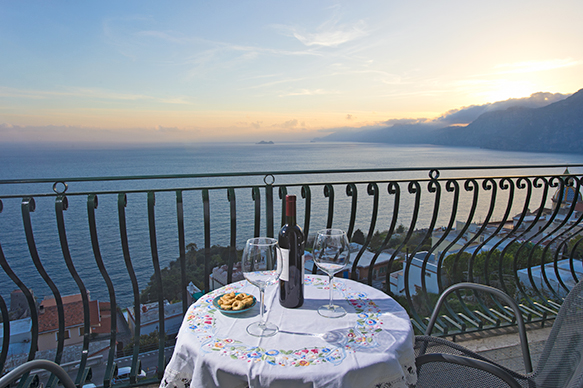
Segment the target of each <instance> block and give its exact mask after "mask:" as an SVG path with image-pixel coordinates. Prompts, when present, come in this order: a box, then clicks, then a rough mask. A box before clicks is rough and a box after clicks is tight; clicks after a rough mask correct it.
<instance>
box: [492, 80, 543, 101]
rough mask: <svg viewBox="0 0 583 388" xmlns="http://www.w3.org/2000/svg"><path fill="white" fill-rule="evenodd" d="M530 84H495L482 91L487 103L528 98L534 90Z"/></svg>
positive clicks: (514, 82)
mask: <svg viewBox="0 0 583 388" xmlns="http://www.w3.org/2000/svg"><path fill="white" fill-rule="evenodd" d="M534 89H535V88H534V87H533V85H532V83H530V82H525V81H505V82H499V83H496V85H494V86H493V87H492V88H490V89H489V90H485V91H484V99H485V100H486V101H487V102H496V101H504V100H508V99H511V98H522V97H528V96H530V95H531V94H532V93H535V92H536V90H534Z"/></svg>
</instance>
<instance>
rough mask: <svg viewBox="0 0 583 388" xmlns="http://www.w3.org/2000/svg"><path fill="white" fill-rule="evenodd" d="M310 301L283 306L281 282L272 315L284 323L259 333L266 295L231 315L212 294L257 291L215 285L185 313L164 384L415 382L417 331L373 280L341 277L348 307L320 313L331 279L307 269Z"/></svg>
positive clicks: (342, 299)
mask: <svg viewBox="0 0 583 388" xmlns="http://www.w3.org/2000/svg"><path fill="white" fill-rule="evenodd" d="M304 281H305V290H304V291H305V294H304V295H305V300H304V305H303V306H302V307H300V308H298V309H286V308H283V307H281V306H280V304H279V300H278V292H277V287H270V288H268V289H267V290H266V293H265V305H266V312H265V316H266V318H267V320H269V321H270V322H273V323H275V324H276V325H278V326H279V329H280V332H279V333H277V334H276V335H274V336H272V337H267V338H257V337H253V336H250V335H249V334H247V332H246V330H245V328H246V327H247V325H249V324H250V323H252V322H254V321H256V320H259V300H258V302H257V304H256V305H255V306H254V307H253V308H252V309H251V310H250V311H247V312H244V313H240V314H236V315H224V314H223V313H221V312H220V311H219V310H217V309H216V308H215V307H214V306H213V299H214V298H215V297H216V296H218V295H220V294H223V293H229V292H231V291H236V292H246V293H251V294H253V295H255V296H256V297H257V299H259V298H258V296H259V290H258V289H257V288H256V287H255V286H253V285H251V284H250V283H248V282H247V281H241V282H236V283H232V284H229V285H227V286H225V287H222V288H220V289H217V290H214V291H212V292H210V293H208V294H206V295H204V296H203V297H201V298H200V299H199V300H197V301H196V303H194V304H193V305H192V306H190V308H189V309H188V312H187V313H186V316H185V317H184V320H183V322H182V326H181V328H180V331H179V333H178V338H177V341H176V346H175V349H174V354H173V355H172V359H171V360H170V363H169V364H168V366H167V367H166V370H165V373H164V378H163V379H162V383H161V385H160V386H161V387H162V388H165V387H179V388H187V387H205V388H206V387H246V386H249V387H272V388H273V387H338V388H340V387H343V388H351V387H355V388H356V387H357V388H363V387H382V388H385V387H408V386H411V385H413V384H415V382H416V379H417V375H416V369H415V356H414V353H413V342H414V335H413V329H412V327H411V322H410V320H409V316H408V315H407V313H406V312H405V310H404V309H403V308H402V307H401V306H400V305H399V304H398V303H397V302H396V301H395V300H393V299H392V298H391V297H389V296H388V295H386V294H385V293H383V292H381V291H379V290H377V289H375V288H372V287H369V286H367V285H364V284H361V283H358V282H355V281H352V280H348V279H340V278H335V279H334V290H333V291H334V301H335V302H336V304H340V305H342V306H343V307H344V308H345V309H346V310H347V311H348V314H347V315H346V316H344V317H342V318H337V319H331V318H324V317H321V316H320V315H319V314H318V312H317V309H318V307H320V306H321V305H323V304H327V303H328V292H329V288H328V278H327V277H325V276H318V275H306V276H305V279H304Z"/></svg>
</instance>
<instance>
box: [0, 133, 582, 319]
mask: <svg viewBox="0 0 583 388" xmlns="http://www.w3.org/2000/svg"><path fill="white" fill-rule="evenodd" d="M577 164H583V154H559V153H529V152H509V151H496V150H486V149H480V148H459V147H441V146H432V145H388V144H371V143H329V142H305V143H275V144H256V143H226V142H225V143H204V144H181V145H149V146H144V145H134V146H127V145H118V146H114V147H113V146H107V147H106V146H100V147H98V146H86V145H85V146H80V145H66V146H64V145H50V146H46V145H44V146H39V145H30V144H29V145H23V144H17V145H14V144H12V145H7V144H0V197H4V198H3V199H2V211H1V212H0V246H1V247H2V252H3V253H4V255H5V256H6V260H7V262H8V264H9V265H10V266H11V268H12V269H13V270H14V271H15V273H16V274H17V275H18V276H19V277H20V279H21V280H22V281H23V282H24V283H25V285H27V287H30V288H32V289H33V290H34V293H35V295H36V296H37V297H38V298H41V299H42V298H43V297H44V296H50V295H51V292H50V289H49V287H48V286H47V285H46V283H45V282H44V281H43V280H42V278H41V277H40V275H39V274H38V272H37V271H36V269H35V267H34V264H33V262H32V259H31V254H30V252H29V248H28V246H27V244H26V239H25V234H24V228H23V221H22V213H21V201H22V195H24V194H30V193H34V194H38V195H36V196H35V201H36V211H35V212H34V213H32V222H33V231H34V238H35V243H36V249H37V252H38V256H39V258H40V261H41V262H42V264H43V266H44V267H45V269H46V271H47V272H48V274H49V276H51V278H52V279H53V280H54V281H55V283H56V284H57V286H58V288H59V291H60V292H61V295H69V294H74V293H78V288H77V286H76V285H75V283H74V281H73V280H72V277H71V275H70V274H69V272H68V270H67V268H66V265H65V263H64V260H63V254H62V250H61V245H60V242H59V235H58V230H57V227H56V221H55V210H54V209H55V204H54V200H55V199H54V196H46V197H45V196H44V195H46V194H47V193H49V194H50V193H52V190H53V183H52V182H59V181H65V182H66V181H67V180H68V179H67V178H88V177H124V176H158V175H183V174H207V173H208V174H212V173H217V174H222V173H230V172H241V173H248V172H258V173H266V172H281V171H305V170H310V171H311V170H346V169H379V168H390V169H399V168H417V167H419V168H427V169H431V168H437V167H470V166H476V167H479V166H481V167H496V166H532V165H537V166H540V165H560V166H570V165H571V166H572V165H577ZM562 170H564V168H563V167H561V168H559V169H549V170H548V171H546V172H549V173H554V174H560V173H562ZM571 172H572V173H581V172H583V170H582V169H581V168H575V169H572V171H571ZM455 173H456V174H458V175H459V174H460V172H459V171H458V172H455ZM442 174H443V175H442V177H443V176H446V175H447V174H448V171H443V172H442ZM462 174H463V172H462ZM468 174H476V172H469V173H468ZM478 174H481V172H480V173H478ZM274 175H275V179H276V181H275V183H276V184H280V183H282V182H284V183H287V182H289V183H291V184H293V183H294V182H297V179H300V178H298V177H297V176H295V175H290V176H283V177H282V176H279V175H277V174H274ZM373 175H374V174H358V175H356V176H355V179H358V180H366V179H369V178H371V179H373V178H374V176H373ZM412 176H413V177H419V178H427V170H426V171H421V172H407V173H403V174H401V177H403V178H406V177H412ZM330 177H332V178H333V179H334V175H333V174H332V175H328V176H327V179H329V178H330ZM22 179H48V180H49V181H51V183H39V184H35V185H32V184H20V183H15V181H18V180H22ZM233 179H235V180H233ZM237 179H239V181H237ZM309 179H313V181H316V182H317V181H318V179H319V178H318V176H314V177H311V178H309ZM338 179H340V175H339V178H338ZM391 179H392V178H391ZM249 181H251V182H252V183H251V184H257V185H261V184H263V175H259V176H255V177H244V178H227V177H216V178H208V179H202V183H201V180H198V181H196V183H194V184H202V185H209V186H217V185H218V186H220V185H222V184H233V182H240V183H241V184H247V185H248V184H249V183H248V182H249ZM6 182H11V183H6ZM152 182H154V183H152ZM120 184H123V185H125V186H123V187H122V188H120V186H119V185H120ZM191 184H193V182H192V181H190V180H184V179H177V180H156V181H144V180H133V181H124V182H122V183H120V182H117V181H113V182H112V181H107V180H102V181H97V182H69V183H68V187H67V190H68V191H67V192H68V193H71V192H77V193H79V192H91V191H108V190H122V189H123V190H124V191H130V192H131V191H132V190H140V189H144V188H149V187H150V188H151V187H152V186H151V185H154V187H155V188H156V189H165V188H170V187H183V186H184V187H188V186H189V185H191ZM63 187H64V186H63V185H62V184H58V185H57V186H56V188H57V190H63ZM170 194H171V195H170ZM341 194H342V195H341ZM341 194H338V195H337V196H338V197H339V198H340V197H345V195H344V193H341ZM173 195H174V194H173V192H169V193H168V195H163V194H160V195H158V194H157V197H156V206H155V208H156V218H155V221H156V230H157V231H158V234H157V243H158V246H157V248H158V256H159V259H160V266H161V267H166V266H167V265H169V263H170V262H171V261H173V260H176V258H177V257H178V242H177V238H176V235H177V233H176V230H177V222H176V203H175V197H174V196H173ZM184 195H185V204H186V203H189V202H192V203H197V204H199V205H197V206H194V207H193V208H192V210H190V208H189V210H185V228H186V240H187V241H186V244H190V243H194V244H196V245H197V246H198V247H199V248H200V247H202V246H203V245H204V243H203V241H204V240H203V230H202V227H201V225H202V223H201V221H200V220H201V218H202V207H201V205H200V202H201V201H200V192H185V194H184ZM237 195H238V196H241V194H240V193H237ZM245 195H246V194H245ZM318 195H320V196H321V194H318ZM360 195H361V196H365V194H364V193H363V194H360ZM7 196H14V198H7ZM314 196H316V195H314ZM98 197H99V206H98V209H96V214H97V223H98V232H99V233H98V236H99V242H100V251H99V254H100V255H101V256H102V257H103V260H104V262H105V266H106V268H107V271H108V273H109V274H110V275H111V278H112V281H113V282H114V284H115V287H116V299H117V303H118V305H119V306H120V307H122V308H123V307H126V306H129V305H131V304H132V303H133V297H132V293H131V286H130V282H129V276H128V274H127V270H126V267H125V264H124V261H123V253H122V251H121V246H120V243H119V241H120V237H119V228H118V217H117V203H116V198H113V197H114V196H111V195H110V196H109V197H111V198H109V197H108V196H100V195H98ZM249 197H250V193H249ZM239 198H240V197H238V201H239ZM68 199H69V210H67V211H66V212H65V219H66V225H67V240H68V243H69V247H70V252H71V256H72V258H73V261H74V263H75V267H76V270H77V271H78V272H79V274H80V276H81V278H82V279H83V281H84V283H85V285H86V286H87V288H88V289H89V290H90V292H91V298H92V299H98V300H102V301H107V300H109V296H108V293H107V288H106V286H105V282H104V281H103V279H102V278H101V276H100V275H99V272H98V268H97V265H96V263H95V259H94V251H93V247H92V246H91V240H90V237H89V230H88V226H87V225H88V224H87V205H86V195H85V196H69V197H68ZM338 200H339V201H348V199H346V198H344V199H338ZM216 202H217V203H221V205H215V203H216ZM243 202H249V203H250V201H243ZM146 203H147V201H146V196H145V194H144V193H137V194H135V195H132V194H128V206H127V219H128V229H130V232H129V236H128V238H129V240H130V252H131V257H132V263H133V265H134V269H135V271H136V274H137V276H138V283H139V285H140V289H142V288H144V287H145V286H146V284H147V282H148V281H149V280H150V277H151V276H152V274H153V264H152V254H151V248H150V243H149V234H148V225H147V223H148V220H147V207H146ZM211 206H212V208H211V211H212V214H213V217H214V218H213V222H212V234H213V236H216V237H213V238H214V240H213V241H212V243H213V244H219V245H228V244H229V230H230V219H229V203H228V200H227V196H226V194H225V193H221V194H220V196H218V197H217V198H211ZM237 206H238V208H237V218H238V220H239V221H238V222H239V223H240V225H238V235H237V245H238V248H242V244H243V243H244V240H245V238H247V236H248V237H250V236H249V234H248V233H247V232H248V231H249V230H251V228H252V224H251V223H250V222H247V221H244V220H252V219H253V206H252V205H251V204H249V205H241V206H240V205H239V204H237ZM326 206H327V203H326V201H325V200H322V201H320V202H318V201H315V202H314V205H313V207H312V212H313V213H321V214H325V212H326V211H327V208H326ZM186 208H187V205H185V209H186ZM301 212H302V208H301V207H300V208H299V209H298V215H300V214H301ZM276 214H278V213H277V212H276ZM165 215H169V216H167V217H166V216H165ZM299 218H300V217H299ZM359 221H362V224H363V225H367V223H366V221H367V220H359ZM381 224H382V223H381V222H379V225H381ZM384 225H387V224H386V223H384ZM318 226H319V225H317V223H316V224H315V225H313V226H312V227H311V229H312V230H316V229H317V227H318ZM357 226H358V223H357ZM379 229H383V228H382V227H379ZM384 229H387V228H384ZM365 233H366V230H365ZM221 236H222V237H221ZM14 289H16V286H15V285H14V283H13V282H12V281H11V280H10V279H9V278H8V277H7V276H6V274H5V273H4V272H3V271H0V295H1V296H2V297H3V298H4V299H5V300H6V301H7V303H9V302H8V301H9V300H10V292H11V291H13V290H14Z"/></svg>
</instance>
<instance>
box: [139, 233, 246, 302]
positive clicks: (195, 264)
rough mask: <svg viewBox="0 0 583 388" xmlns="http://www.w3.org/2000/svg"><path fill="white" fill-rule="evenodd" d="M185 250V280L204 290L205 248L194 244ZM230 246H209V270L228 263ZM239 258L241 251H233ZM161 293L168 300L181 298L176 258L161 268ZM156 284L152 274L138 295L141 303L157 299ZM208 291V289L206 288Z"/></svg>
mask: <svg viewBox="0 0 583 388" xmlns="http://www.w3.org/2000/svg"><path fill="white" fill-rule="evenodd" d="M186 248H187V252H186V280H187V283H188V282H192V283H194V285H195V286H197V287H198V288H199V289H201V290H204V268H205V265H204V260H205V250H204V249H198V247H197V246H196V244H189V245H187V247H186ZM230 252H231V248H230V247H221V246H217V245H215V246H213V247H211V248H210V263H209V270H212V269H213V268H214V267H216V266H221V265H223V264H228V263H229V254H230ZM240 259H241V251H237V252H235V258H234V260H235V261H236V260H240ZM160 272H161V276H162V294H163V297H164V299H166V300H168V301H179V300H181V299H182V281H181V275H180V261H179V260H178V259H176V260H173V261H171V262H170V264H169V265H168V267H166V268H164V269H162V270H161V271H160ZM156 291H157V286H156V278H155V275H152V277H151V278H150V281H149V282H148V285H147V286H146V288H145V289H144V290H143V291H142V293H141V295H140V301H141V302H142V303H148V302H152V301H156V300H158V298H157V296H156ZM207 291H208V290H207Z"/></svg>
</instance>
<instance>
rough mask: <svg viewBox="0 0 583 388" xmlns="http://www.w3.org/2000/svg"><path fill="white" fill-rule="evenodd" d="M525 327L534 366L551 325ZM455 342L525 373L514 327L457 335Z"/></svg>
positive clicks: (516, 331)
mask: <svg viewBox="0 0 583 388" xmlns="http://www.w3.org/2000/svg"><path fill="white" fill-rule="evenodd" d="M526 327H527V338H528V346H529V349H530V358H531V361H532V366H533V368H535V367H536V365H537V363H538V360H539V357H540V355H541V353H542V351H543V348H544V346H545V343H546V341H547V338H548V336H549V333H550V332H551V325H550V324H549V323H547V324H546V325H545V327H544V328H541V327H540V324H530V325H527V326H526ZM448 339H450V340H451V339H452V338H448ZM455 342H456V343H458V344H460V345H462V346H465V347H466V348H468V349H470V350H472V351H474V352H476V353H479V354H481V355H482V356H484V357H487V358H489V359H490V360H492V361H496V362H497V363H499V364H500V365H503V366H505V367H507V368H508V369H511V370H514V371H516V372H519V373H525V371H524V361H523V359H522V350H521V348H520V342H519V339H518V330H517V329H516V328H515V327H513V328H505V329H498V330H490V331H488V332H484V333H476V334H464V335H459V336H456V338H455Z"/></svg>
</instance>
